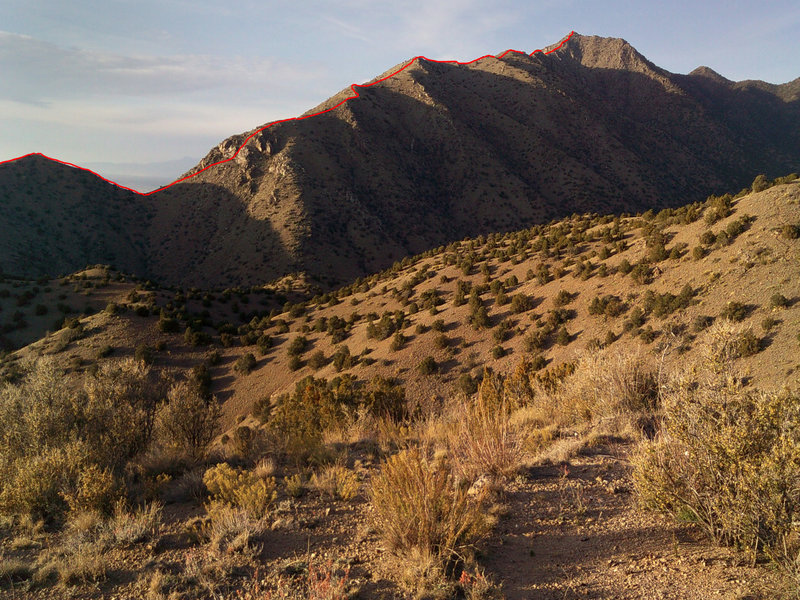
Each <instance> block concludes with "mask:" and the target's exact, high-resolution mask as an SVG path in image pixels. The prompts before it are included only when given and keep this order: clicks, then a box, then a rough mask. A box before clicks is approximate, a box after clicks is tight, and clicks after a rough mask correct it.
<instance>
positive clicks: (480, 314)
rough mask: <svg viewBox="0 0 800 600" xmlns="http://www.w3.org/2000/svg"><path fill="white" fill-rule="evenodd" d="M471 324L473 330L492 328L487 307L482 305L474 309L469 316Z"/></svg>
mask: <svg viewBox="0 0 800 600" xmlns="http://www.w3.org/2000/svg"><path fill="white" fill-rule="evenodd" d="M469 324H470V325H472V327H473V329H487V328H488V327H489V326H490V323H489V313H488V312H487V311H486V307H485V306H483V305H481V306H477V307H476V308H475V309H473V311H472V313H471V314H470V316H469Z"/></svg>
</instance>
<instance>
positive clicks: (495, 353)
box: [492, 344, 506, 359]
mask: <svg viewBox="0 0 800 600" xmlns="http://www.w3.org/2000/svg"><path fill="white" fill-rule="evenodd" d="M505 355H506V351H505V348H503V347H502V346H501V345H499V344H498V345H497V346H495V347H494V348H492V358H494V359H498V358H503V357H504V356H505Z"/></svg>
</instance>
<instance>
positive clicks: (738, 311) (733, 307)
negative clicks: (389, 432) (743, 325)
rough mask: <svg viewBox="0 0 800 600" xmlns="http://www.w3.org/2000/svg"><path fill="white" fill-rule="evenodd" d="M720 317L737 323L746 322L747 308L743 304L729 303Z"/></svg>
mask: <svg viewBox="0 0 800 600" xmlns="http://www.w3.org/2000/svg"><path fill="white" fill-rule="evenodd" d="M719 316H721V317H722V318H723V319H728V320H729V321H733V322H735V323H738V322H739V321H744V320H745V318H747V306H746V305H744V304H742V303H741V302H728V304H726V305H725V308H723V309H722V312H721V313H720V314H719Z"/></svg>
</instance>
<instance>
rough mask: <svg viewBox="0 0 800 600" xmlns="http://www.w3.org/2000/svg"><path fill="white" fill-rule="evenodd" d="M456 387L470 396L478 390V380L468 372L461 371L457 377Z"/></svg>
mask: <svg viewBox="0 0 800 600" xmlns="http://www.w3.org/2000/svg"><path fill="white" fill-rule="evenodd" d="M458 389H459V390H460V391H461V393H463V394H464V395H465V396H472V394H474V393H475V392H477V391H478V382H477V381H475V378H474V377H472V375H470V374H469V373H462V374H461V376H460V377H459V378H458Z"/></svg>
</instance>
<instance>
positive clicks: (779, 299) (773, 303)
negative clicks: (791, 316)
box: [769, 292, 789, 308]
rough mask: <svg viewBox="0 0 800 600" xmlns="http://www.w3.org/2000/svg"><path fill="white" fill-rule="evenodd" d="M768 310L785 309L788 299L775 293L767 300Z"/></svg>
mask: <svg viewBox="0 0 800 600" xmlns="http://www.w3.org/2000/svg"><path fill="white" fill-rule="evenodd" d="M769 306H770V308H786V307H787V306H789V299H788V298H786V296H784V295H783V294H780V293H778V292H775V293H774V294H772V296H770V299H769Z"/></svg>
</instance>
